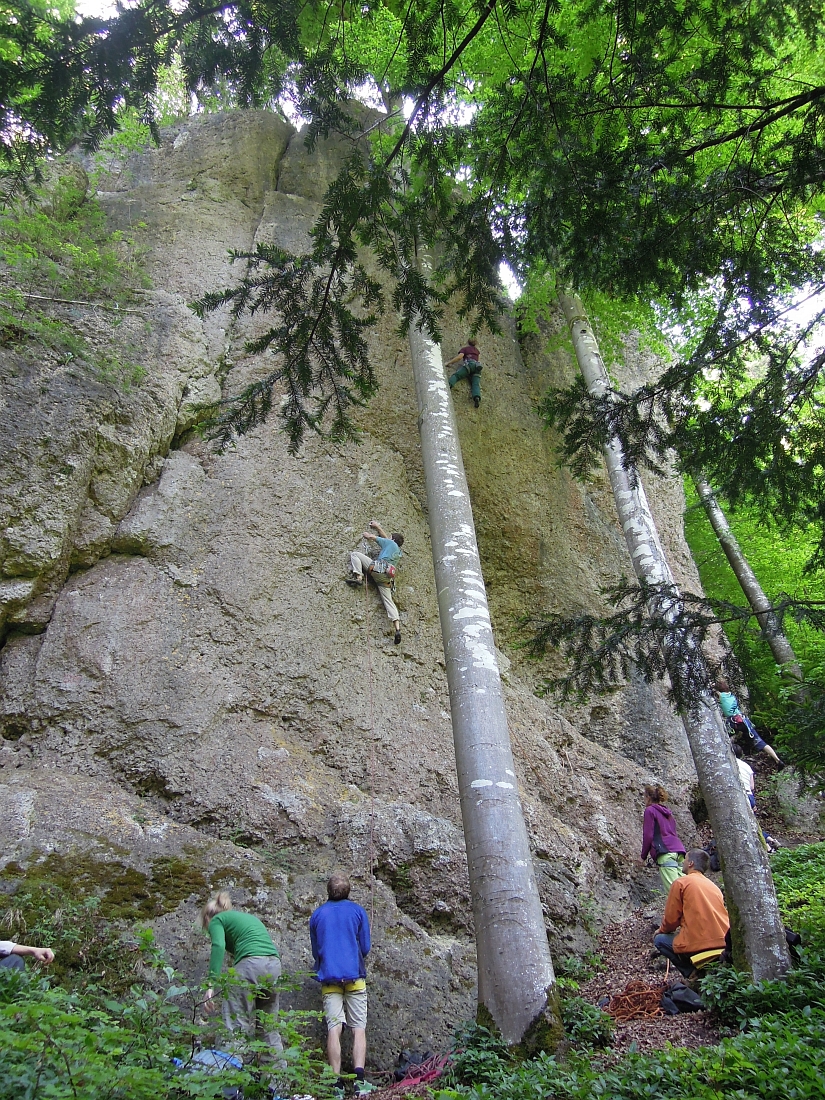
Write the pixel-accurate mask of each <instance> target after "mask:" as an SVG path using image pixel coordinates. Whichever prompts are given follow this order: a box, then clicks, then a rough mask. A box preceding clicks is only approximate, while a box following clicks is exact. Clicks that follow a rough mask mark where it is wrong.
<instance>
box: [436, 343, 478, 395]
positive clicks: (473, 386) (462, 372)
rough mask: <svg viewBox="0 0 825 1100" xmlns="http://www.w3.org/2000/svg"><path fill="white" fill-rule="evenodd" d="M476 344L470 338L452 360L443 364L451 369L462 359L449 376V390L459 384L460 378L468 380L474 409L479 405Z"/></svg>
mask: <svg viewBox="0 0 825 1100" xmlns="http://www.w3.org/2000/svg"><path fill="white" fill-rule="evenodd" d="M478 356H479V352H478V344H477V343H476V342H475V340H474V339H473V338H472V336H471V337H470V338H469V340H468V341H467V344H466V345H465V347H463V348H462V349H461V351H460V352H459V353H458V355H456V356H455V357H454V358H453V359H450V361H449V362H448V363H445V364H444V366H445V367H451V366H452V365H453V363H457V362H458V361H459V359H463V360H464V362H463V364H462V365H461V366H460V367H459V368H458V370H457V371H455V373H453V374H451V375H450V379H449V382H450V389H452V388H453V386H454V385H455V384H456V382H460V381H461V379H462V378H469V379H470V393H471V394H472V395H473V404H474V405H475V407H476V408H478V406H479V405H480V404H481V369H482V368H481V363H480V362H479V359H478Z"/></svg>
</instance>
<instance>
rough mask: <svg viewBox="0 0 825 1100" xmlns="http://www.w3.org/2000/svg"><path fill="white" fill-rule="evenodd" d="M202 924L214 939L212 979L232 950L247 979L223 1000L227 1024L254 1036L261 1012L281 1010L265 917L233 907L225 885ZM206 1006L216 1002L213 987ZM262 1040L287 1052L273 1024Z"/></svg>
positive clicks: (274, 954)
mask: <svg viewBox="0 0 825 1100" xmlns="http://www.w3.org/2000/svg"><path fill="white" fill-rule="evenodd" d="M200 926H201V928H203V929H204V931H206V932H208V933H209V938H210V939H211V941H212V954H211V956H210V958H209V979H210V981H211V980H212V979H214V978H217V976H218V975H219V974H220V972H221V967H222V965H223V959H224V955H225V953H226V952H227V951H228V952H229V953H230V955H231V956H232V960H233V967H234V970H235V974H236V976H237V977H238V978H239V979H240V981H241V982H243V983H245V984H244V985H240V984H239V985H233V986H230V988H229V990H228V991H227V993H226V996H225V997H224V1002H223V1020H224V1023H225V1024H226V1027H227V1029H228V1030H229V1031H242V1032H244V1034H245V1035H248V1036H249V1037H250V1038H253V1037H254V1035H255V1024H256V1012H257V1011H261V1012H266V1013H269V1014H270V1015H272V1016H277V1015H278V1001H279V998H280V994H279V993H278V990H277V988H276V983H277V981H278V979H279V978H280V976H281V960H280V957H279V955H278V948H277V947H276V946H275V944H274V943H273V942H272V937H271V936H270V934H269V932H267V930H266V928H265V927H264V924H263V921H260V920H258V918H257V917H254V916H253V915H252V914H251V913H241V912H238V911H237V910H235V909H233V908H232V898H231V896H230V894H229V891H228V890H221V891H220V893H218V894H215V896H214V897H213V898H210V899H209V901H208V902H207V903H206V905H204V907H203V909H202V910H201V916H200ZM250 986H254V987H255V988H254V989H252V988H249V987H250ZM204 1007H205V1008H206V1011H207V1012H210V1011H212V1009H213V1008H214V1007H215V1001H214V990H213V989H212V988H211V987H210V989H209V990H208V991H207V994H206V1002H205V1005H204ZM264 1039H265V1040H266V1042H267V1043H268V1044H269V1046H271V1047H272V1048H273V1050H276V1051H278V1052H281V1051H283V1049H284V1045H283V1042H282V1040H281V1036H280V1035H279V1034H278V1032H277V1031H276V1030H275V1028H274V1027H269V1028H267V1029H266V1030H265V1032H264Z"/></svg>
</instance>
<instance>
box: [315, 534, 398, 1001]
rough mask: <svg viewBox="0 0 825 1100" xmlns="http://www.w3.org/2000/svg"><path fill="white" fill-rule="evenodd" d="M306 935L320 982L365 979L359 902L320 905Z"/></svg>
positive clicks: (366, 928) (365, 936)
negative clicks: (309, 941)
mask: <svg viewBox="0 0 825 1100" xmlns="http://www.w3.org/2000/svg"><path fill="white" fill-rule="evenodd" d="M392 545H393V546H395V543H394V542H393V543H392ZM309 938H310V940H311V941H312V961H313V964H314V966H315V971H316V976H317V978H318V981H319V982H352V981H355V979H356V978H366V976H367V968H366V966H365V965H364V958H365V956H366V955H368V954H369V950H370V922H369V917H368V916H367V914H366V912H365V911H364V910H363V909H362V908H361V906H360V905H356V904H355V902H354V901H350V900H349V898H344V899H342V900H341V901H327V902H325V903H324V904H323V905H320V906H319V907H318V908H317V909H316V910H315V912H314V913H313V914H312V916H311V917H310V918H309Z"/></svg>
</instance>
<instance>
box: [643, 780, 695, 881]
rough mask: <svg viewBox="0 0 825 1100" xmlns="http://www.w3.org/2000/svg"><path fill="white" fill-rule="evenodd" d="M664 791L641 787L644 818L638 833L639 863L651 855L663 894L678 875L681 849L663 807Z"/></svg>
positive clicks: (670, 817) (667, 810)
mask: <svg viewBox="0 0 825 1100" xmlns="http://www.w3.org/2000/svg"><path fill="white" fill-rule="evenodd" d="M667 798H668V795H667V791H666V790H665V788H664V787H661V786H660V785H659V784H658V783H648V784H647V785H646V786H645V816H644V826H643V831H642V854H641V857H640V858H641V861H642V863H644V862H645V860H646V859H647V857H648V855H649V854H650V853H651V852H652V853H653V854H654V856H655V859H656V866H657V867H658V868H659V876H660V878H661V880H662V885H663V886H664V888H665V890H666V891H667V890H669V889H670V888H671V886H672V885H673V883H674V882H675V881H676V879H677V878H679V877H680V876H681V874H682V858H683V857H684V854H685V846H684V844H683V843H682V842H681V840H680V839H679V837H678V834H677V832H676V823H675V822H674V820H673V814H672V813H671V810H670V807H669V806H668V805H667V804H666V803H667Z"/></svg>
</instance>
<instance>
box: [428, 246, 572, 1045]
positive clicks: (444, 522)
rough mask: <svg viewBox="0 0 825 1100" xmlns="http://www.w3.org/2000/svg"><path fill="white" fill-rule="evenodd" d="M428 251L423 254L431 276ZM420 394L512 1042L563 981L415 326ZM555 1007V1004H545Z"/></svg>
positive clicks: (463, 783)
mask: <svg viewBox="0 0 825 1100" xmlns="http://www.w3.org/2000/svg"><path fill="white" fill-rule="evenodd" d="M427 259H428V258H427V256H426V254H424V255H423V256H422V258H421V261H420V262H421V266H422V270H424V271H427V272H428V267H429V265H428V263H427ZM410 349H411V353H412V366H413V373H414V376H415V387H416V392H417V395H418V412H419V425H420V432H421V453H422V460H423V465H424V479H425V483H426V490H427V505H428V512H429V517H428V518H429V525H430V536H431V542H432V552H433V565H434V567H435V582H436V589H437V591H438V611H439V615H440V618H441V633H442V637H443V640H444V656H445V659H446V664H447V684H448V687H449V691H450V708H451V712H452V725H453V739H454V741H455V755H456V764H457V769H458V786H459V794H460V798H461V815H462V819H463V823H464V837H465V842H466V846H467V865H468V869H469V876H470V891H471V894H472V901H473V919H474V922H475V935H476V950H477V953H478V999H479V1006H480V1008H481V1009H482V1012H481V1018H482V1019H483V1018H484V1011H483V1010H484V1009H486V1010H487V1012H489V1015H490V1016H491V1017H492V1020H493V1021H494V1023H495V1024H496V1026H497V1027H498V1029H499V1031H500V1032H501V1034H502V1036H503V1037H504V1039H505V1040H506V1041H507V1042H508V1043H518V1042H521V1041H522V1039H525V1036H526V1035H527V1034H528V1032H530V1028H531V1025H535V1026H536V1027H537V1028H538V1029H542V1028H545V1029H546V1027H547V1026H548V1025H549V1027H550V1031H551V1039H550V1042H551V1045H552V1042H553V1038H552V1036H553V1034H555V1039H556V1041H557V1040H558V1039H559V1038H560V1037H561V1028H560V1023H559V1019H558V1009H557V998H556V996H555V976H554V974H553V963H552V960H551V958H550V949H549V946H548V943H547V932H546V929H545V925H544V915H543V913H542V907H541V901H540V899H539V892H538V886H537V884H536V877H535V872H534V870H533V861H532V858H531V854H530V846H529V842H528V838H527V828H526V826H525V823H524V815H523V813H522V808H521V802H520V800H519V792H518V788H517V784H516V774H515V767H514V765H513V755H512V749H511V747H510V733H509V730H508V727H507V715H506V712H505V709H504V698H503V694H502V688H501V679H500V677H499V670H498V661H497V659H496V651H495V643H494V641H493V632H492V627H491V624H490V613H489V610H488V607H487V593H486V590H485V587H484V579H483V577H482V575H481V563H480V561H479V555H478V546H477V543H476V534H475V526H474V524H473V513H472V508H471V504H470V493H469V490H468V487H467V479H466V477H465V474H464V464H463V462H462V458H461V447H460V444H459V439H458V432H457V430H456V425H455V418H454V416H453V407H452V400H451V397H450V391H449V388H448V386H447V383H446V382H445V380H444V370H443V366H442V356H441V350H440V348H439V346H438V345H437V344H434V343H433V342H432V341H431V340H430V339H429V338H428V337H427V336H426V335H425V334H424V333H423V332H421V331H420V330H419V329H418V328H417V327H416V326H415V325H414V326H413V327H412V329H411V330H410ZM548 1006H549V1007H548Z"/></svg>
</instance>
